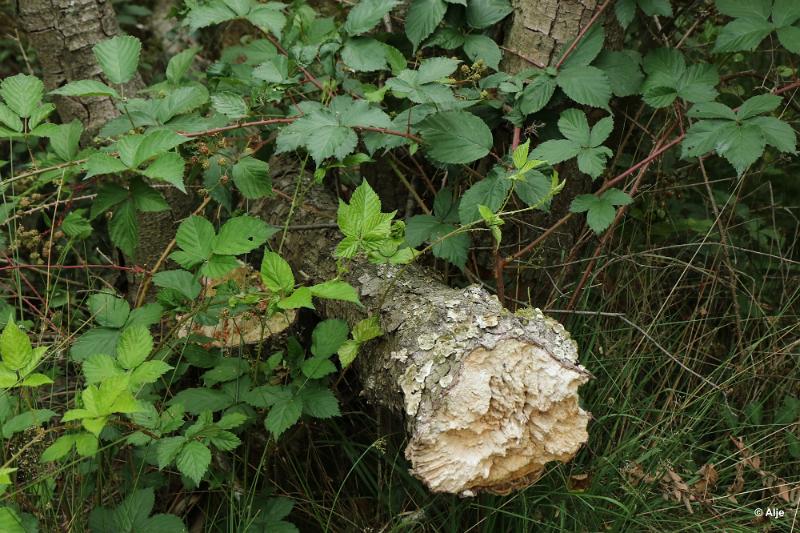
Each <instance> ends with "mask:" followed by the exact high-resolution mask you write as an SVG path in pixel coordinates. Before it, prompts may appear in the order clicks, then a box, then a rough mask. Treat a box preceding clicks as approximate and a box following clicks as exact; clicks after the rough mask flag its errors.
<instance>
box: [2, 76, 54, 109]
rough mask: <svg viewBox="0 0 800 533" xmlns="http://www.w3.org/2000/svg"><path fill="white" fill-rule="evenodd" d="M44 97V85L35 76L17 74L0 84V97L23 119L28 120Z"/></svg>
mask: <svg viewBox="0 0 800 533" xmlns="http://www.w3.org/2000/svg"><path fill="white" fill-rule="evenodd" d="M43 95H44V84H43V83H42V82H41V80H39V78H36V77H34V76H28V75H27V74H17V75H15V76H9V77H8V78H6V79H4V80H3V81H2V82H0V96H2V97H3V100H5V102H6V105H7V106H8V107H10V108H11V110H12V111H13V112H14V113H16V114H17V115H19V116H20V117H22V118H27V117H29V116H31V114H32V113H33V112H34V111H35V110H36V108H37V107H38V106H39V102H41V100H42V96H43Z"/></svg>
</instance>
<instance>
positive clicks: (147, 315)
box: [125, 303, 164, 326]
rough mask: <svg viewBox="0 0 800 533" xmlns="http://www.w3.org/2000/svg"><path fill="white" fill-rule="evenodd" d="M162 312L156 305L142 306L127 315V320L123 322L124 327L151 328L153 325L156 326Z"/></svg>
mask: <svg viewBox="0 0 800 533" xmlns="http://www.w3.org/2000/svg"><path fill="white" fill-rule="evenodd" d="M163 312H164V309H163V308H162V307H161V306H160V305H158V304H156V303H149V304H144V305H143V306H141V307H137V308H136V309H134V310H133V311H131V314H130V315H128V320H127V321H126V322H125V325H126V326H134V325H142V326H152V325H153V324H158V322H159V321H160V320H161V314H162V313H163Z"/></svg>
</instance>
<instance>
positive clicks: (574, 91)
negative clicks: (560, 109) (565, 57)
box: [556, 66, 611, 109]
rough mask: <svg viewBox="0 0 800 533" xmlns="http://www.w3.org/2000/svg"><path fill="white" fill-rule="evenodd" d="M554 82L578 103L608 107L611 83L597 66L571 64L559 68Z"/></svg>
mask: <svg viewBox="0 0 800 533" xmlns="http://www.w3.org/2000/svg"><path fill="white" fill-rule="evenodd" d="M556 82H557V83H558V86H559V87H561V90H562V91H564V94H566V95H567V96H569V98H570V99H572V100H574V101H575V102H578V103H579V104H583V105H589V106H593V107H600V108H603V109H607V108H608V102H609V100H611V84H610V83H609V81H608V77H606V74H605V72H603V71H602V70H600V69H599V68H597V67H590V66H571V67H566V68H563V69H561V71H559V73H558V76H557V77H556Z"/></svg>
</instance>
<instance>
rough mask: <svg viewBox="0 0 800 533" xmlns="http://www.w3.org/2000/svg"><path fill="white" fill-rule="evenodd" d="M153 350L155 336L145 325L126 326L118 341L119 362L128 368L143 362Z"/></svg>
mask: <svg viewBox="0 0 800 533" xmlns="http://www.w3.org/2000/svg"><path fill="white" fill-rule="evenodd" d="M151 351H153V337H152V336H151V335H150V332H149V331H147V328H146V327H144V326H129V327H127V328H125V330H124V331H123V332H122V334H121V335H120V337H119V341H118V342H117V362H118V363H119V364H120V366H121V367H122V368H124V369H126V370H131V369H133V368H136V367H137V366H139V365H140V364H142V363H143V362H144V361H145V359H147V356H148V355H150V352H151Z"/></svg>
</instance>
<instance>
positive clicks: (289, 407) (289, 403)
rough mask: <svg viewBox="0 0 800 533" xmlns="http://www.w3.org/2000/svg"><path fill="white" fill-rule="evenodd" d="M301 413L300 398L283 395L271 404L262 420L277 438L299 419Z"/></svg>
mask: <svg viewBox="0 0 800 533" xmlns="http://www.w3.org/2000/svg"><path fill="white" fill-rule="evenodd" d="M302 413H303V400H302V398H300V397H299V396H292V395H287V396H284V397H282V398H281V399H280V400H278V401H277V402H275V403H274V404H273V405H272V407H271V408H270V410H269V413H267V418H266V419H265V420H264V426H265V427H266V428H267V430H268V431H269V432H270V433H272V435H273V436H274V437H275V438H276V439H277V438H278V437H280V436H281V435H282V434H283V432H284V431H286V430H287V429H289V428H290V427H292V426H293V425H294V424H295V423H296V422H297V421H298V420H299V419H300V415H301V414H302Z"/></svg>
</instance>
